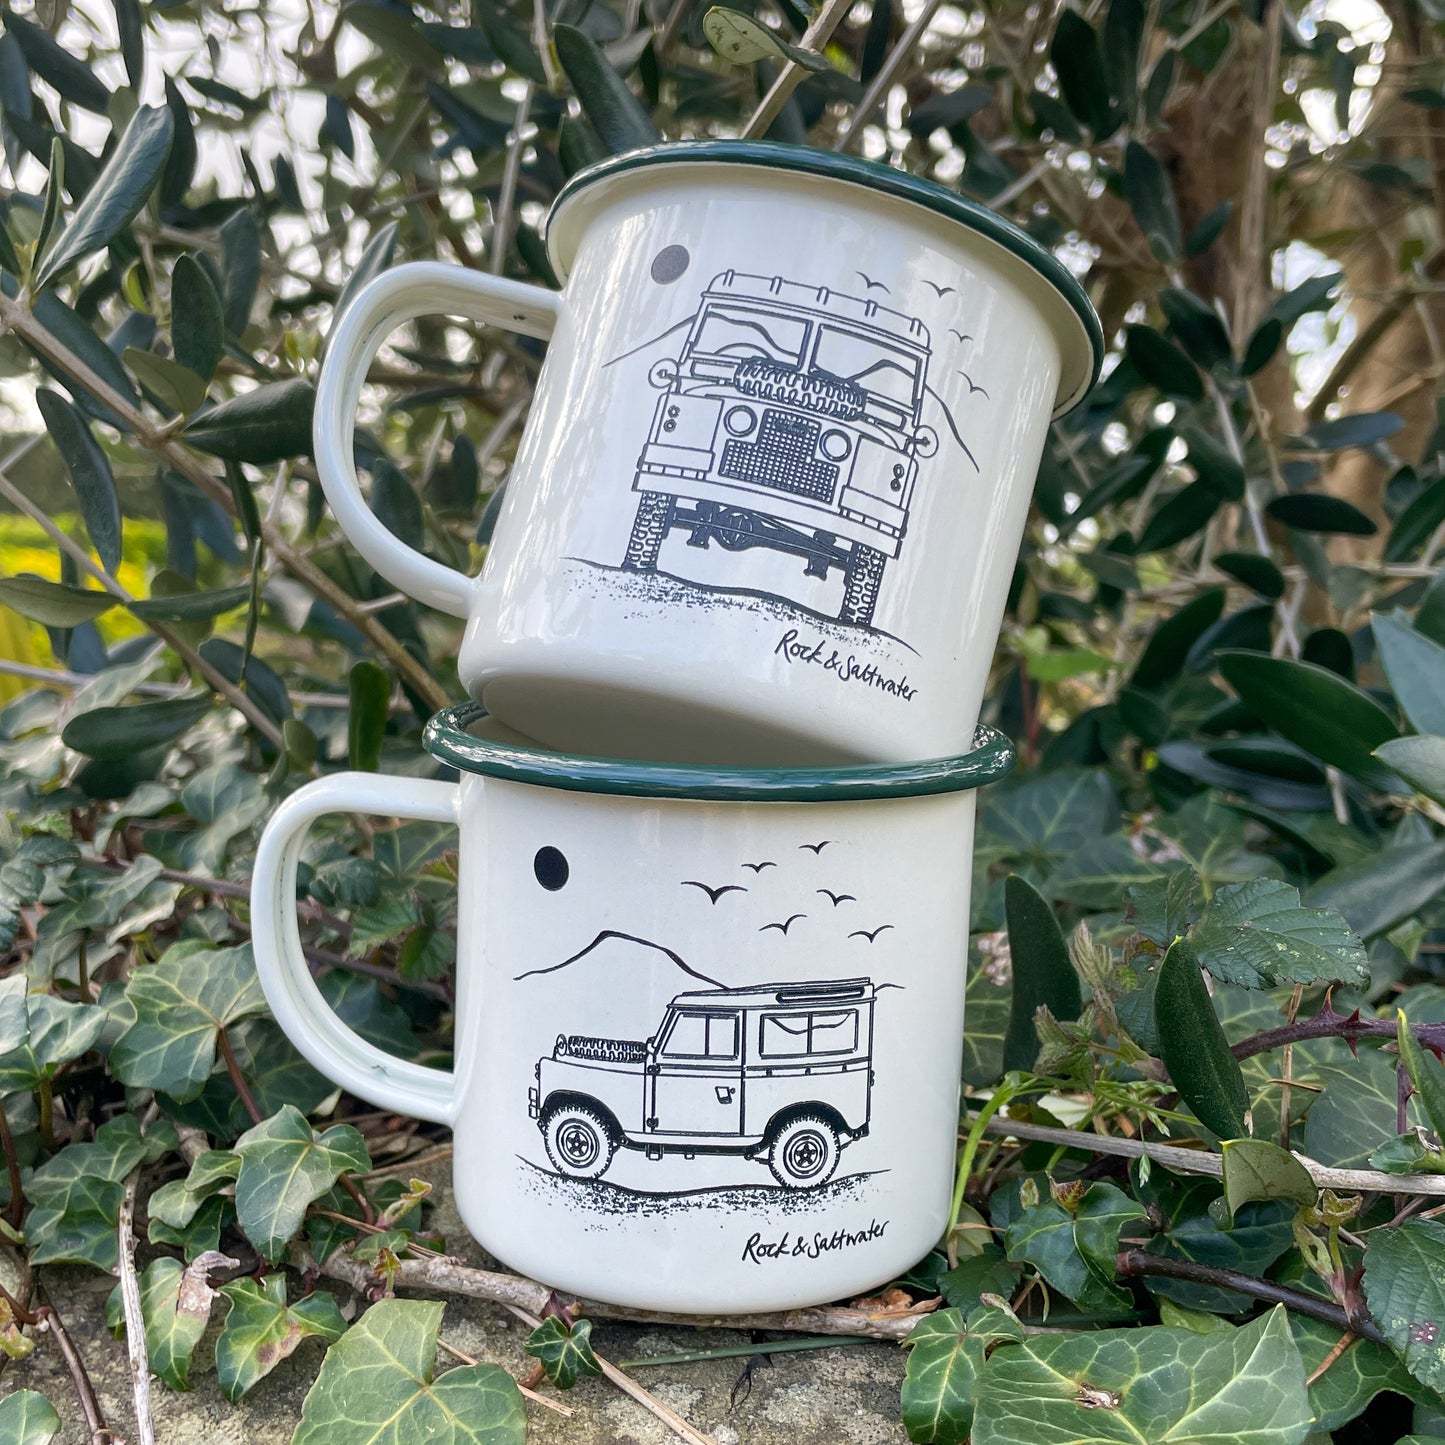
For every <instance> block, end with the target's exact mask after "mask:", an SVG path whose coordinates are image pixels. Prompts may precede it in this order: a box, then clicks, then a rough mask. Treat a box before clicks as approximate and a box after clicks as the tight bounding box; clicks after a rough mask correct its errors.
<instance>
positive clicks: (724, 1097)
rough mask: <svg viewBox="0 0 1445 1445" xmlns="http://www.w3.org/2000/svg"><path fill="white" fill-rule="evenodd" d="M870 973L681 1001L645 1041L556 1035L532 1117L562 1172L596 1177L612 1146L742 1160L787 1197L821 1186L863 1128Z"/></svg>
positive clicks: (539, 1071) (868, 1078) (540, 1073)
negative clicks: (762, 1170)
mask: <svg viewBox="0 0 1445 1445" xmlns="http://www.w3.org/2000/svg"><path fill="white" fill-rule="evenodd" d="M876 996H877V990H876V989H875V988H874V985H873V983H872V981H871V980H870V979H867V978H844V979H834V980H829V981H825V982H815V983H766V984H757V985H754V986H753V987H750V988H710V989H699V990H695V991H692V992H688V993H680V994H678V995H677V996H676V997H675V998H674V999H673V1000H672V1002H671V1003H670V1004H669V1005H668V1007H667V1012H666V1014H665V1016H664V1017H663V1019H662V1022H661V1024H660V1025H659V1027H658V1029H657V1032H656V1033H655V1034H653V1036H652V1037H651V1038H649V1039H647V1040H635V1039H607V1038H591V1037H586V1036H582V1035H576V1034H573V1035H570V1036H559V1037H558V1039H557V1043H556V1047H555V1048H554V1049H553V1051H552V1054H551V1056H550V1057H547V1058H543V1059H540V1060H538V1062H537V1067H536V1080H537V1082H536V1087H535V1088H533V1089H531V1090H529V1096H530V1097H529V1100H528V1103H529V1107H530V1113H531V1116H532V1117H533V1118H534V1119H536V1121H537V1126H538V1128H539V1129H540V1130H541V1132H542V1137H543V1139H544V1140H545V1143H546V1149H547V1155H548V1157H549V1158H550V1159H551V1161H552V1163H553V1165H554V1166H555V1167H556V1169H557V1170H558V1172H559V1173H561V1174H564V1175H568V1176H570V1177H571V1178H574V1179H598V1178H600V1177H601V1176H602V1175H603V1174H605V1173H606V1172H607V1168H608V1166H609V1165H610V1164H611V1163H612V1159H613V1156H614V1155H615V1154H616V1152H617V1150H618V1149H638V1150H644V1151H646V1154H647V1157H648V1158H649V1159H661V1158H662V1156H663V1155H664V1154H681V1155H683V1156H684V1157H685V1158H688V1159H691V1158H693V1157H695V1156H696V1155H698V1154H735V1155H742V1156H743V1157H745V1158H747V1159H755V1160H758V1161H761V1162H765V1163H766V1164H767V1166H768V1168H769V1169H771V1170H772V1172H773V1177H774V1178H775V1179H776V1180H777V1181H778V1183H779V1184H780V1185H783V1186H784V1187H785V1188H789V1189H807V1188H816V1187H817V1186H819V1185H822V1184H826V1183H827V1182H828V1180H829V1179H831V1178H832V1177H833V1173H834V1171H835V1170H836V1169H837V1167H838V1160H839V1156H840V1154H841V1152H842V1150H843V1148H844V1147H845V1146H846V1145H847V1144H850V1143H851V1142H852V1141H853V1140H855V1139H861V1138H863V1137H864V1136H865V1135H866V1134H867V1133H868V1124H869V1119H870V1116H871V1104H872V1093H873V1057H872V1056H873V1004H874V1000H875V998H876Z"/></svg>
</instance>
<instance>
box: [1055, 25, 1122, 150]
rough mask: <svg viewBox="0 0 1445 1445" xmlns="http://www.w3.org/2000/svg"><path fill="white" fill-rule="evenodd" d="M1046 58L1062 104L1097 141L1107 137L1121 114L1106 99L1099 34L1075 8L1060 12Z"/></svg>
mask: <svg viewBox="0 0 1445 1445" xmlns="http://www.w3.org/2000/svg"><path fill="white" fill-rule="evenodd" d="M1049 60H1050V62H1051V63H1052V65H1053V67H1054V73H1055V74H1056V75H1057V76H1058V78H1059V89H1060V90H1061V91H1062V92H1063V96H1064V104H1065V105H1067V106H1068V107H1069V110H1070V111H1071V112H1072V113H1073V114H1074V116H1076V117H1077V119H1078V120H1079V122H1080V123H1081V124H1082V125H1086V126H1088V128H1089V129H1090V130H1091V131H1093V133H1094V136H1095V138H1096V139H1097V140H1105V139H1107V138H1108V137H1109V136H1110V135H1112V134H1113V132H1114V131H1115V130H1117V129H1118V126H1119V121H1120V119H1121V117H1120V115H1119V114H1118V112H1117V111H1116V110H1115V109H1114V107H1113V105H1112V103H1111V102H1110V99H1109V76H1108V72H1107V71H1106V70H1105V69H1104V56H1103V52H1102V51H1101V49H1100V48H1099V37H1098V35H1097V33H1096V32H1095V30H1094V27H1093V26H1092V25H1090V24H1089V22H1088V21H1087V20H1085V19H1084V17H1083V16H1082V15H1079V14H1078V13H1077V12H1076V11H1073V10H1064V11H1062V12H1061V13H1060V15H1059V20H1058V24H1057V26H1056V27H1055V29H1054V38H1053V40H1052V41H1051V42H1050V45H1049Z"/></svg>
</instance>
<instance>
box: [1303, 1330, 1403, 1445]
mask: <svg viewBox="0 0 1445 1445" xmlns="http://www.w3.org/2000/svg"><path fill="white" fill-rule="evenodd" d="M1289 1327H1290V1333H1291V1334H1292V1335H1293V1336H1294V1342H1295V1344H1296V1345H1297V1346H1298V1348H1299V1352H1300V1358H1301V1359H1302V1360H1303V1361H1304V1367H1305V1372H1306V1377H1307V1378H1308V1379H1310V1381H1311V1384H1310V1387H1309V1389H1310V1408H1311V1410H1313V1411H1314V1416H1315V1427H1316V1429H1317V1430H1318V1431H1319V1432H1320V1434H1321V1435H1324V1434H1326V1433H1328V1432H1329V1431H1331V1430H1338V1429H1339V1428H1340V1426H1342V1425H1345V1424H1347V1423H1348V1422H1349V1421H1351V1420H1353V1419H1354V1418H1355V1417H1356V1416H1357V1415H1359V1414H1361V1413H1362V1412H1363V1411H1364V1409H1365V1407H1366V1406H1367V1405H1368V1404H1369V1403H1370V1401H1371V1400H1373V1399H1374V1398H1375V1396H1376V1395H1379V1394H1380V1393H1381V1392H1382V1391H1385V1390H1389V1391H1393V1392H1394V1393H1395V1394H1397V1395H1408V1396H1410V1397H1411V1398H1413V1399H1416V1400H1420V1399H1425V1398H1427V1397H1428V1395H1429V1392H1428V1391H1427V1389H1426V1388H1425V1386H1423V1385H1421V1384H1420V1383H1419V1382H1418V1381H1417V1380H1416V1379H1415V1378H1414V1377H1413V1376H1412V1375H1411V1374H1410V1372H1409V1371H1408V1370H1407V1369H1406V1368H1405V1366H1404V1365H1403V1364H1402V1363H1401V1362H1400V1361H1399V1360H1397V1359H1396V1358H1395V1356H1394V1355H1393V1354H1392V1353H1391V1351H1390V1349H1389V1348H1388V1347H1387V1346H1385V1345H1378V1344H1375V1343H1374V1342H1373V1341H1371V1340H1362V1339H1358V1338H1357V1339H1354V1340H1352V1341H1351V1342H1350V1344H1349V1345H1347V1346H1346V1347H1345V1350H1344V1352H1343V1353H1340V1351H1339V1346H1340V1332H1339V1330H1338V1329H1337V1328H1336V1327H1335V1326H1334V1325H1331V1324H1326V1323H1325V1322H1324V1321H1323V1320H1312V1319H1310V1318H1309V1316H1308V1315H1300V1314H1292V1315H1290V1319H1289ZM1326 1359H1329V1360H1330V1361H1331V1363H1330V1364H1329V1365H1328V1366H1327V1367H1326V1366H1325V1360H1326ZM1322 1369H1323V1373H1321V1370H1322ZM1417 1438H1418V1440H1419V1445H1428V1442H1427V1441H1425V1440H1424V1438H1423V1437H1414V1436H1410V1437H1407V1439H1406V1440H1402V1441H1399V1442H1397V1445H1408V1441H1409V1440H1410V1439H1417Z"/></svg>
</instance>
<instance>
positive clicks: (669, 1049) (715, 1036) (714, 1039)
mask: <svg viewBox="0 0 1445 1445" xmlns="http://www.w3.org/2000/svg"><path fill="white" fill-rule="evenodd" d="M662 1052H663V1054H664V1055H665V1056H666V1057H668V1058H674V1059H676V1058H682V1059H735V1058H737V1055H738V1021H737V1018H736V1017H735V1016H734V1015H732V1014H705V1013H680V1014H678V1015H677V1018H676V1019H675V1021H674V1022H673V1025H672V1028H671V1030H670V1031H669V1033H668V1035H667V1042H666V1043H665V1044H664V1045H663V1048H662Z"/></svg>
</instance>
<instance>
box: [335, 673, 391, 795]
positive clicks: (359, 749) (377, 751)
mask: <svg viewBox="0 0 1445 1445" xmlns="http://www.w3.org/2000/svg"><path fill="white" fill-rule="evenodd" d="M348 688H349V691H350V706H349V708H348V711H347V715H346V719H347V720H346V748H347V756H348V758H349V759H350V762H351V766H352V767H353V768H357V769H359V770H360V771H362V772H366V773H374V772H376V770H377V768H378V767H380V765H381V745H382V742H383V741H384V740H385V737H386V719H387V712H388V710H389V708H390V706H391V678H390V677H389V676H388V675H387V672H386V670H385V669H384V668H381V667H378V666H377V665H376V663H374V662H371V661H369V660H368V659H366V658H362V660H361V661H360V662H357V663H354V664H353V665H352V668H351V673H350V675H349V678H348Z"/></svg>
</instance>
